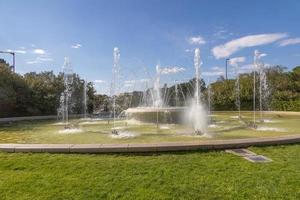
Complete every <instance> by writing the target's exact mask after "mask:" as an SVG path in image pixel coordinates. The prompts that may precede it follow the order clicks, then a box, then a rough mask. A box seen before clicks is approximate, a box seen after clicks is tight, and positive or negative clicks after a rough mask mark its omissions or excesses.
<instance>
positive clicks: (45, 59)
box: [36, 56, 53, 62]
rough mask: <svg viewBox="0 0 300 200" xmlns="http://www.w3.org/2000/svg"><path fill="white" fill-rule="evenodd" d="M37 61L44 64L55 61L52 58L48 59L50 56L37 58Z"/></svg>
mask: <svg viewBox="0 0 300 200" xmlns="http://www.w3.org/2000/svg"><path fill="white" fill-rule="evenodd" d="M36 60H39V61H42V62H44V61H45V62H46V61H53V59H52V58H50V57H48V56H41V57H40V56H39V57H37V58H36Z"/></svg>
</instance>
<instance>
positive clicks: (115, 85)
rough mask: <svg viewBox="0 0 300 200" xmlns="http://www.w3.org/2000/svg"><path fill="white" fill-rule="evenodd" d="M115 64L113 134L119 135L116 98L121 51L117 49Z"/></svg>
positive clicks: (115, 50) (114, 53) (113, 72)
mask: <svg viewBox="0 0 300 200" xmlns="http://www.w3.org/2000/svg"><path fill="white" fill-rule="evenodd" d="M113 56H114V63H113V69H112V74H113V77H112V88H111V90H112V91H111V93H112V98H113V130H112V133H113V134H117V133H118V132H117V130H116V129H115V127H116V96H117V89H118V81H119V73H120V50H119V49H118V48H117V47H115V48H114V52H113Z"/></svg>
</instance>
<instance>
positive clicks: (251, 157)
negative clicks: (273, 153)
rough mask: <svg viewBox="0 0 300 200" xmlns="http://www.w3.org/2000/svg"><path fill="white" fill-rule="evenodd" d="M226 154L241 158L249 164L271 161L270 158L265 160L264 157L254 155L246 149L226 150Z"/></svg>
mask: <svg viewBox="0 0 300 200" xmlns="http://www.w3.org/2000/svg"><path fill="white" fill-rule="evenodd" d="M226 152H227V153H231V154H234V155H236V156H241V157H243V158H244V159H246V160H248V161H250V162H256V163H266V162H271V161H272V160H271V159H270V158H267V157H266V156H262V155H257V154H256V153H254V152H252V151H250V150H248V149H229V150H226Z"/></svg>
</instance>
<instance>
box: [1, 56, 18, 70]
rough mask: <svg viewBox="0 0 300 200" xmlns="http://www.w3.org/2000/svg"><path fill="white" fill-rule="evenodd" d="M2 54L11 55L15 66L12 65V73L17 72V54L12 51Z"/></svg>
mask: <svg viewBox="0 0 300 200" xmlns="http://www.w3.org/2000/svg"><path fill="white" fill-rule="evenodd" d="M0 53H6V54H10V55H12V56H13V65H12V71H13V72H16V68H15V67H16V59H15V52H12V51H0Z"/></svg>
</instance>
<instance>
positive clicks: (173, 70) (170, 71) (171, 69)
mask: <svg viewBox="0 0 300 200" xmlns="http://www.w3.org/2000/svg"><path fill="white" fill-rule="evenodd" d="M183 71H185V68H183V67H164V68H161V69H160V73H161V74H177V73H179V72H183Z"/></svg>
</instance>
